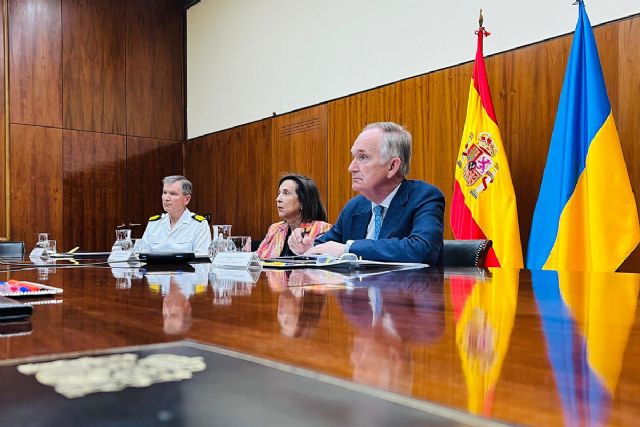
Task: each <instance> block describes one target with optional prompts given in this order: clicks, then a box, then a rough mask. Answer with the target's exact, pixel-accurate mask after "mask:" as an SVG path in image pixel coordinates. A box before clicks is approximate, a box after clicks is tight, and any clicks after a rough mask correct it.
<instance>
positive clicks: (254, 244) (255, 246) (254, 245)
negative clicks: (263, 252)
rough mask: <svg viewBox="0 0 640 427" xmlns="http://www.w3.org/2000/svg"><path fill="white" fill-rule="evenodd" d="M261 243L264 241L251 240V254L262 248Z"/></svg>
mask: <svg viewBox="0 0 640 427" xmlns="http://www.w3.org/2000/svg"><path fill="white" fill-rule="evenodd" d="M260 243H262V240H254V239H251V252H255V251H257V250H258V248H259V247H260Z"/></svg>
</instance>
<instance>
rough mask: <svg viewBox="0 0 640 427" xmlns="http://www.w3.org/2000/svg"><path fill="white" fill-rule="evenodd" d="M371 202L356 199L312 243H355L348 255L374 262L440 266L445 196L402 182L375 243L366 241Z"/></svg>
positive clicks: (428, 187)
mask: <svg viewBox="0 0 640 427" xmlns="http://www.w3.org/2000/svg"><path fill="white" fill-rule="evenodd" d="M371 215H372V213H371V201H370V200H368V199H366V198H365V197H364V196H362V195H360V196H356V197H354V198H353V199H351V200H350V201H349V203H347V205H346V206H345V207H344V209H342V212H340V216H339V217H338V221H337V222H336V223H335V225H334V226H333V228H332V229H331V230H329V232H327V233H326V234H324V235H322V236H320V237H319V238H317V239H316V240H315V244H320V243H325V242H329V241H334V242H340V243H346V242H347V240H354V242H353V245H351V249H350V251H349V252H351V253H355V254H356V255H358V256H361V257H362V258H364V259H370V260H374V261H402V262H424V263H427V264H431V265H441V264H442V253H443V249H442V248H443V244H442V238H443V234H444V228H443V224H442V223H443V217H444V196H443V195H442V192H440V190H438V189H437V188H436V187H434V186H433V185H430V184H427V183H425V182H422V181H412V180H404V181H403V182H402V184H401V185H400V188H399V189H398V192H397V193H396V195H395V197H394V198H393V200H392V201H391V205H390V206H389V210H388V211H387V213H386V215H385V217H384V221H383V223H382V228H381V229H380V236H379V239H378V240H367V239H365V238H366V236H367V227H368V226H369V222H370V221H371Z"/></svg>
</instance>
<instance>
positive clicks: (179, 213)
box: [136, 175, 211, 255]
mask: <svg viewBox="0 0 640 427" xmlns="http://www.w3.org/2000/svg"><path fill="white" fill-rule="evenodd" d="M191 192H192V185H191V182H190V181H189V180H188V179H187V178H185V177H184V176H181V175H172V176H167V177H165V178H164V179H163V180H162V207H163V209H164V211H165V213H163V214H161V215H154V216H152V217H151V218H149V223H148V224H147V229H146V230H145V232H144V235H143V236H142V239H140V240H138V242H136V250H137V251H138V252H193V253H195V254H196V255H206V254H207V253H208V252H209V244H210V243H211V232H210V231H209V223H208V222H207V220H206V218H205V217H203V216H201V215H198V214H195V213H193V212H191V211H189V209H187V205H188V204H189V201H190V200H191Z"/></svg>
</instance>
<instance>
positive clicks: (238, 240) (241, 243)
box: [231, 236, 251, 252]
mask: <svg viewBox="0 0 640 427" xmlns="http://www.w3.org/2000/svg"><path fill="white" fill-rule="evenodd" d="M231 241H232V242H233V244H234V245H235V247H236V252H251V236H233V237H231Z"/></svg>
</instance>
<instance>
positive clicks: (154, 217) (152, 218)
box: [149, 215, 162, 222]
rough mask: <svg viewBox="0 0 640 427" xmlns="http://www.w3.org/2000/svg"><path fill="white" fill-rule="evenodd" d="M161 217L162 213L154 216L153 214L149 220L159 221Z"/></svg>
mask: <svg viewBox="0 0 640 427" xmlns="http://www.w3.org/2000/svg"><path fill="white" fill-rule="evenodd" d="M160 218H162V215H154V216H152V217H151V218H149V222H151V221H157V220H159V219H160Z"/></svg>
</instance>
